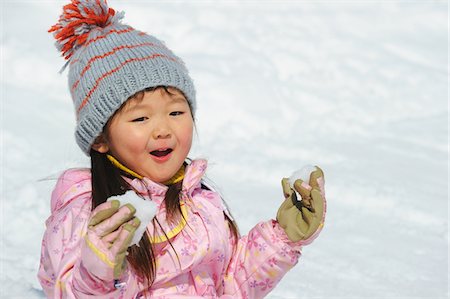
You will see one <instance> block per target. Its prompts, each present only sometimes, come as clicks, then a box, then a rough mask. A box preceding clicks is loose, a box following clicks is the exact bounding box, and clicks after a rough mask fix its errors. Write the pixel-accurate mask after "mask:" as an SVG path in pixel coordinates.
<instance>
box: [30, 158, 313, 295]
mask: <svg viewBox="0 0 450 299" xmlns="http://www.w3.org/2000/svg"><path fill="white" fill-rule="evenodd" d="M206 165H207V163H206V161H204V160H195V161H193V162H192V163H191V164H190V165H189V166H188V167H187V169H186V174H185V178H184V181H183V189H182V200H183V201H184V202H185V205H186V207H187V209H186V210H187V221H188V225H186V226H185V227H184V228H183V229H182V230H181V231H180V232H179V233H178V234H176V235H175V236H174V237H173V238H172V239H171V243H172V245H173V248H175V250H176V253H175V252H174V250H173V248H172V247H171V246H170V244H168V242H167V241H165V242H162V243H158V244H156V245H155V256H156V267H157V269H156V271H157V273H156V276H155V281H154V283H153V285H152V287H151V289H150V290H148V292H147V294H149V295H150V297H151V298H160V299H163V298H173V299H175V298H262V297H264V296H266V295H267V294H268V293H269V292H270V291H271V290H272V289H273V288H274V287H275V285H276V284H277V283H278V281H279V280H280V279H281V278H282V277H283V275H284V274H285V273H286V272H287V271H288V270H289V269H291V268H292V267H293V266H294V265H295V264H296V263H297V260H298V257H299V256H300V248H301V245H303V244H307V243H310V242H311V240H307V241H302V242H301V243H296V244H293V243H291V242H290V241H289V239H288V238H287V236H286V235H285V233H284V231H283V229H282V228H281V227H280V226H279V225H278V223H277V222H276V221H274V220H271V221H267V222H261V223H259V224H257V225H256V226H255V227H254V228H253V229H251V230H250V232H249V233H248V235H247V236H243V237H241V238H240V239H239V240H236V239H235V238H233V236H232V233H231V231H230V229H229V226H228V223H227V220H226V219H225V217H224V209H223V205H222V200H221V198H220V196H219V195H218V194H217V193H216V192H214V191H210V190H205V189H204V188H202V187H201V182H202V177H203V174H204V172H205V170H206ZM130 182H131V185H132V186H133V187H134V188H135V189H136V190H137V191H138V192H139V193H141V194H142V195H143V196H144V197H145V198H147V199H148V200H150V199H151V200H153V201H154V202H155V203H156V204H157V205H158V211H157V214H156V217H157V218H158V220H159V221H160V222H161V223H164V225H163V226H165V231H166V232H167V231H170V230H171V229H172V228H171V227H169V225H168V224H167V223H166V222H165V221H164V219H165V208H164V205H163V204H161V203H162V201H163V200H164V195H165V192H166V190H167V187H166V186H164V185H161V184H157V183H154V182H152V181H150V180H149V179H147V178H144V179H143V180H139V179H134V180H132V181H131V180H130ZM90 213H91V175H90V171H89V170H88V169H76V170H73V169H72V170H68V171H66V172H64V173H63V174H62V175H61V177H60V178H59V180H58V182H57V184H56V187H55V189H54V191H53V193H52V199H51V216H50V217H49V218H48V219H47V221H46V226H47V229H46V231H45V234H44V237H43V241H42V254H41V264H40V268H39V273H38V278H39V280H40V283H41V285H42V287H43V289H44V292H45V293H46V295H47V297H49V298H126V299H128V298H143V294H144V292H143V290H144V286H143V285H142V284H141V283H140V280H139V279H138V278H137V277H136V276H135V275H134V274H133V272H132V271H130V269H129V268H128V270H127V271H126V273H125V274H124V277H123V279H122V282H123V284H122V286H121V287H120V288H117V289H116V288H115V287H114V286H113V284H112V283H106V284H105V283H104V282H102V281H98V280H96V278H95V277H92V276H91V275H90V274H89V273H88V272H87V271H86V270H85V269H84V267H82V266H81V265H80V248H81V242H83V237H84V235H85V234H86V228H87V221H88V219H89V217H90ZM150 225H151V224H150ZM150 231H153V227H151V228H150ZM315 235H317V234H315ZM177 256H178V258H177Z"/></svg>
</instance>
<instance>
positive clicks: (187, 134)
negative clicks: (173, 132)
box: [179, 125, 193, 152]
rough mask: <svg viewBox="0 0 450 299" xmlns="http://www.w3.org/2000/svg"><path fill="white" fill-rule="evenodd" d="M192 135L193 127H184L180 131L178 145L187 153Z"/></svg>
mask: <svg viewBox="0 0 450 299" xmlns="http://www.w3.org/2000/svg"><path fill="white" fill-rule="evenodd" d="M192 134H193V125H187V126H184V127H183V128H182V129H181V130H180V136H179V140H180V143H181V144H182V145H183V146H184V147H185V149H186V150H187V152H189V150H190V148H191V145H192Z"/></svg>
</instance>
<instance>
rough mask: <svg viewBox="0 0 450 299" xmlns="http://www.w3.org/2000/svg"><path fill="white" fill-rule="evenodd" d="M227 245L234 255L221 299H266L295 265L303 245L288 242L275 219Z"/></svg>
mask: <svg viewBox="0 0 450 299" xmlns="http://www.w3.org/2000/svg"><path fill="white" fill-rule="evenodd" d="M230 243H231V244H232V246H234V254H233V256H232V258H231V261H230V264H229V266H228V269H227V272H226V274H225V281H224V295H225V296H224V298H226V296H227V295H231V296H232V298H263V297H265V296H266V295H267V294H268V293H269V292H270V291H271V290H272V289H273V288H274V287H275V286H276V285H277V283H278V282H279V281H280V280H281V278H282V277H283V276H284V275H285V274H286V273H287V272H288V271H289V270H290V269H291V268H292V267H293V266H294V265H295V264H297V261H298V258H299V256H300V249H301V245H302V244H299V243H293V242H291V241H290V240H289V239H288V237H287V236H286V234H285V233H284V231H283V229H282V228H281V227H280V226H279V225H278V222H276V221H275V220H271V221H267V222H261V223H259V224H258V225H256V226H255V227H254V228H253V229H251V230H250V232H249V233H248V235H247V236H243V237H241V238H240V239H239V240H237V242H236V241H233V238H231V239H230ZM233 243H234V244H233Z"/></svg>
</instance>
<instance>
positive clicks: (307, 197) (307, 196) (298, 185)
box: [294, 179, 314, 212]
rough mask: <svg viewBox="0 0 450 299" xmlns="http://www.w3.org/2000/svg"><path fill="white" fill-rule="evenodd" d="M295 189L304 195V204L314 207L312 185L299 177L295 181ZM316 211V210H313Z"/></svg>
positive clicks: (309, 207)
mask: <svg viewBox="0 0 450 299" xmlns="http://www.w3.org/2000/svg"><path fill="white" fill-rule="evenodd" d="M294 189H295V191H297V192H298V193H299V194H300V196H301V197H302V205H303V206H305V207H307V208H308V209H313V206H312V203H311V202H312V199H311V187H310V186H309V185H308V184H306V183H305V182H304V181H302V180H300V179H298V180H296V181H295V182H294ZM313 212H314V210H313Z"/></svg>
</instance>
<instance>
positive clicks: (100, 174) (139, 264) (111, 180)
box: [90, 87, 239, 287]
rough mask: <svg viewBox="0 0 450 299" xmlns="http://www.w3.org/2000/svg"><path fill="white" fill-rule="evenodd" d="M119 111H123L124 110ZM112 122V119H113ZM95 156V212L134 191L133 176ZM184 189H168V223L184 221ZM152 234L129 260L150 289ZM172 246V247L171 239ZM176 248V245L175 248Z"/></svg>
mask: <svg viewBox="0 0 450 299" xmlns="http://www.w3.org/2000/svg"><path fill="white" fill-rule="evenodd" d="M156 88H158V87H154V88H149V89H145V90H143V91H141V92H138V93H137V94H135V95H134V96H132V98H133V97H135V98H138V99H139V98H142V97H143V96H144V93H145V92H146V91H152V90H155V89H156ZM162 88H164V89H165V91H166V92H168V93H170V91H168V90H167V87H162ZM121 108H122V107H121ZM121 108H119V110H118V111H120V109H121ZM110 119H112V117H111V118H110ZM107 126H108V124H107V125H106V126H105V129H104V130H103V134H104V135H105V134H106V128H107ZM90 156H91V175H92V209H94V208H95V207H97V206H98V205H100V204H102V203H104V202H105V201H106V200H107V199H108V198H109V197H111V196H115V195H122V194H124V193H125V192H126V191H128V190H131V189H132V187H131V186H130V185H129V184H128V183H127V181H125V179H124V178H123V176H130V175H129V174H127V173H125V172H124V171H122V170H120V169H118V168H117V167H116V166H114V165H113V164H112V163H111V162H110V161H109V160H108V158H107V156H106V154H104V153H99V152H97V151H96V150H94V149H91V151H90ZM181 188H182V181H181V182H178V183H176V184H172V185H169V186H168V190H167V192H166V194H165V198H164V204H165V207H166V211H167V214H166V215H167V219H165V221H168V222H172V223H174V222H176V221H179V220H181V217H182V213H181V207H180V199H179V196H180V192H181ZM224 217H226V218H227V220H228V224H229V226H230V229H231V231H232V233H233V236H234V238H236V239H237V238H238V236H239V231H238V228H237V225H236V223H235V222H234V221H232V220H231V219H230V218H228V216H227V215H226V214H225V216H224ZM152 221H153V225H154V227H156V225H158V226H159V227H161V225H160V224H159V222H158V219H156V217H155V218H153V220H152ZM148 233H149V232H148V231H147V232H146V233H145V234H144V236H143V237H142V239H141V240H140V242H139V246H136V245H133V246H131V247H129V249H128V256H127V261H128V263H129V265H130V266H131V268H132V269H133V271H134V272H135V274H136V275H137V276H138V277H139V278H140V279H142V282H143V283H144V284H146V285H147V286H148V287H150V286H151V285H152V284H153V281H154V279H155V274H156V263H155V254H154V251H153V246H152V243H151V242H150V238H149V236H148ZM169 244H170V245H171V246H172V244H171V242H170V240H169ZM172 248H173V246H172ZM173 249H174V250H175V248H173Z"/></svg>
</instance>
